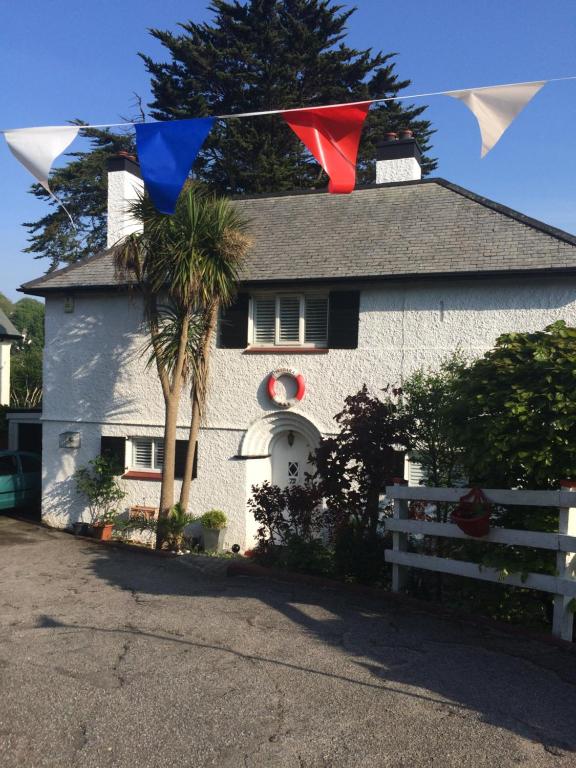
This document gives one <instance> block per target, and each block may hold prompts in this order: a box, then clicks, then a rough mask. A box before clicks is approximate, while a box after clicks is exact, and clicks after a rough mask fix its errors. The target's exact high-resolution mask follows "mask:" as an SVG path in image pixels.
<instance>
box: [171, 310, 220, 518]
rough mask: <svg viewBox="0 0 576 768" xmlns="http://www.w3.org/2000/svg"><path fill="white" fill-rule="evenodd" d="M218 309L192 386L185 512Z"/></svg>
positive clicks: (212, 312) (212, 316) (183, 494)
mask: <svg viewBox="0 0 576 768" xmlns="http://www.w3.org/2000/svg"><path fill="white" fill-rule="evenodd" d="M218 307H219V305H218V303H215V304H214V305H213V306H212V309H211V310H210V315H209V318H208V324H207V326H206V334H205V336H204V341H203V343H202V351H201V355H202V358H201V366H200V370H199V371H198V373H197V378H198V380H196V379H195V380H194V384H193V386H192V415H191V418H190V431H189V433H188V448H187V451H186V465H185V467H184V479H183V480H182V488H181V489H180V504H181V506H182V508H183V509H185V510H187V509H188V504H189V502H190V488H191V485H192V469H193V467H194V455H195V453H196V442H197V441H198V433H199V432H200V424H201V422H202V412H203V410H204V405H205V400H206V392H207V386H208V372H209V361H210V349H211V346H212V338H213V336H214V331H215V329H216V323H217V322H218Z"/></svg>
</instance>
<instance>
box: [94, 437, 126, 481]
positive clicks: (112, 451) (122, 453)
mask: <svg viewBox="0 0 576 768" xmlns="http://www.w3.org/2000/svg"><path fill="white" fill-rule="evenodd" d="M100 455H101V456H104V457H106V458H107V459H109V460H110V461H112V462H113V463H114V464H115V465H117V467H118V472H119V474H122V472H124V470H125V468H126V438H125V437H101V438H100Z"/></svg>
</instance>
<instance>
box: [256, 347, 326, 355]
mask: <svg viewBox="0 0 576 768" xmlns="http://www.w3.org/2000/svg"><path fill="white" fill-rule="evenodd" d="M329 351H330V350H329V349H328V348H327V347H246V349H245V350H244V351H243V352H242V354H243V355H285V354H289V355H327V354H328V352H329Z"/></svg>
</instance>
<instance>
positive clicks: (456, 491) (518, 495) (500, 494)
mask: <svg viewBox="0 0 576 768" xmlns="http://www.w3.org/2000/svg"><path fill="white" fill-rule="evenodd" d="M469 491H470V488H428V487H427V486H425V485H414V486H407V485H389V486H387V487H386V496H388V497H389V498H390V499H406V500H409V501H451V502H458V501H460V499H461V498H462V496H464V494H466V493H468V492H469ZM482 491H483V493H484V495H485V496H486V497H487V499H488V500H489V501H491V502H492V503H494V504H504V505H506V504H516V505H521V506H524V507H566V506H570V504H572V503H574V496H571V494H570V491H522V490H518V491H515V490H512V491H511V490H502V489H499V488H482Z"/></svg>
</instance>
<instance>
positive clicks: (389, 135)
mask: <svg viewBox="0 0 576 768" xmlns="http://www.w3.org/2000/svg"><path fill="white" fill-rule="evenodd" d="M384 141H398V134H397V133H396V132H395V131H387V132H386V133H385V134H384Z"/></svg>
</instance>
